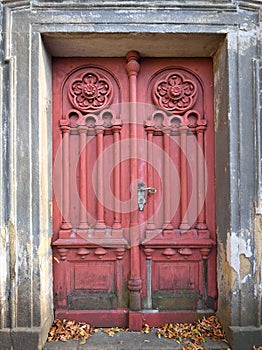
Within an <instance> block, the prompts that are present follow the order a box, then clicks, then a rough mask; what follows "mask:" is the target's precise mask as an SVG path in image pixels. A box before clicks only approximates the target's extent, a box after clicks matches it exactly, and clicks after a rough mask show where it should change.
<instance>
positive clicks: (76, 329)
mask: <svg viewBox="0 0 262 350" xmlns="http://www.w3.org/2000/svg"><path fill="white" fill-rule="evenodd" d="M93 332H94V331H93V328H92V327H91V326H90V325H89V324H88V323H84V322H76V321H67V320H55V321H54V322H53V325H52V327H51V329H50V331H49V334H48V338H47V341H48V342H51V341H53V340H55V341H56V340H61V341H64V342H66V341H68V340H69V339H73V340H80V341H81V344H84V343H85V342H86V340H87V339H88V338H90V337H91V335H92V334H93Z"/></svg>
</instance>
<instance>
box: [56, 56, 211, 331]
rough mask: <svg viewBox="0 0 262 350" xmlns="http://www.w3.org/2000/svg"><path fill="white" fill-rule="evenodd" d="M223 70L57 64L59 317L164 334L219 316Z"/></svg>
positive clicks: (192, 63) (198, 61)
mask: <svg viewBox="0 0 262 350" xmlns="http://www.w3.org/2000/svg"><path fill="white" fill-rule="evenodd" d="M213 119H214V117H213V80H212V60H211V59H203V58H181V59H178V58H140V57H139V54H138V53H137V52H129V53H128V54H127V57H126V58H65V59H54V61H53V184H54V186H53V188H54V191H53V193H54V200H53V213H54V225H53V228H54V234H53V242H52V244H53V256H54V263H53V266H54V305H55V316H56V317H59V318H70V319H72V318H73V319H76V320H82V321H87V322H90V323H91V324H93V325H95V326H129V327H130V329H133V330H136V329H140V328H141V326H142V323H144V322H145V323H148V324H149V325H151V326H158V325H161V324H163V323H166V322H174V321H185V320H188V321H189V320H193V319H196V318H197V317H198V315H199V314H201V313H208V312H210V311H212V310H215V308H216V248H215V242H216V238H215V198H214V123H213Z"/></svg>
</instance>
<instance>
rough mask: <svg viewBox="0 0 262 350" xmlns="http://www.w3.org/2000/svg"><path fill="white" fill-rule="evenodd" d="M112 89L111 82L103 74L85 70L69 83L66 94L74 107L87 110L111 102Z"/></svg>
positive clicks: (95, 108)
mask: <svg viewBox="0 0 262 350" xmlns="http://www.w3.org/2000/svg"><path fill="white" fill-rule="evenodd" d="M112 91H113V89H112V85H111V82H110V81H109V80H108V78H107V77H106V76H105V75H104V74H101V73H98V72H93V71H87V72H85V73H84V74H83V75H82V76H81V78H80V79H76V80H74V81H73V82H72V83H71V85H70V87H69V91H68V95H69V99H70V101H71V103H72V105H73V106H74V107H75V108H77V109H79V110H80V111H82V112H89V111H97V110H100V109H102V108H104V107H106V106H107V105H108V104H109V103H110V102H111V99H112Z"/></svg>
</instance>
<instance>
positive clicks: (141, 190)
mask: <svg viewBox="0 0 262 350" xmlns="http://www.w3.org/2000/svg"><path fill="white" fill-rule="evenodd" d="M147 192H148V193H150V194H154V193H156V188H155V187H146V185H145V184H144V183H143V182H140V183H139V184H138V188H137V202H138V209H139V211H143V210H144V206H145V204H146V197H147Z"/></svg>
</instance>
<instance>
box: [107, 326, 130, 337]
mask: <svg viewBox="0 0 262 350" xmlns="http://www.w3.org/2000/svg"><path fill="white" fill-rule="evenodd" d="M127 331H128V328H119V327H112V328H104V329H103V332H104V333H107V334H108V335H109V337H113V336H114V335H115V334H116V333H118V332H127Z"/></svg>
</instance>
